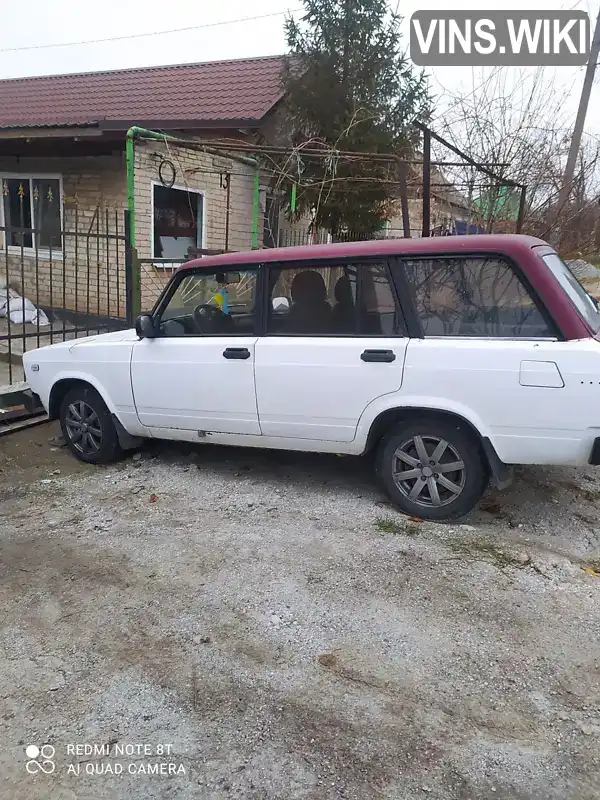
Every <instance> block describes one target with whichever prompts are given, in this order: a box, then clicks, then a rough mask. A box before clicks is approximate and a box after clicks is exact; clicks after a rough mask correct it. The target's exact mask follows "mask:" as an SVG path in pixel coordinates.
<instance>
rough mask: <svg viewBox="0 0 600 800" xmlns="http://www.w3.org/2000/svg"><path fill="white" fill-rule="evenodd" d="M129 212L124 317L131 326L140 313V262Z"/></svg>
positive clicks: (127, 214)
mask: <svg viewBox="0 0 600 800" xmlns="http://www.w3.org/2000/svg"><path fill="white" fill-rule="evenodd" d="M130 222H131V212H130V211H129V210H127V211H125V317H126V319H127V324H128V325H130V326H131V325H133V324H134V321H135V318H136V317H137V316H138V315H139V314H140V312H141V294H142V292H141V281H140V262H139V260H138V254H137V250H136V249H135V247H133V244H132V241H131V227H130Z"/></svg>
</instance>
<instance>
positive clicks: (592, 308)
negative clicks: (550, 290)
mask: <svg viewBox="0 0 600 800" xmlns="http://www.w3.org/2000/svg"><path fill="white" fill-rule="evenodd" d="M542 258H543V259H544V261H545V262H546V264H547V265H548V267H549V268H550V271H551V272H552V274H553V275H554V277H555V278H556V279H557V281H558V282H559V283H560V285H561V286H562V288H563V289H564V290H565V292H566V293H567V295H568V296H569V299H570V300H571V302H572V303H573V305H574V306H575V308H576V309H577V311H579V314H580V315H581V316H582V317H583V319H584V320H585V321H586V322H587V323H588V325H589V326H590V327H591V329H592V330H593V331H594V333H598V331H600V311H598V306H597V304H596V301H595V300H594V299H593V297H592V296H591V295H590V294H588V292H587V291H586V289H585V288H584V287H583V286H582V285H581V284H580V283H579V281H578V280H577V278H576V277H575V275H573V273H572V272H571V270H570V269H569V267H568V266H567V265H566V264H565V262H564V261H563V260H562V258H561V257H560V256H559V255H558V253H548V254H547V255H545V256H542Z"/></svg>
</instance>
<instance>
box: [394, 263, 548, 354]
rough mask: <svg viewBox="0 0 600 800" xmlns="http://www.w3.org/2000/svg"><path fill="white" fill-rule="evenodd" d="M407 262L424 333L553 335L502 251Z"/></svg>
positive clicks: (512, 335) (494, 336)
mask: <svg viewBox="0 0 600 800" xmlns="http://www.w3.org/2000/svg"><path fill="white" fill-rule="evenodd" d="M404 265H405V270H406V276H407V279H408V283H409V287H410V290H411V293H412V297H413V302H414V305H415V308H416V311H417V314H418V316H419V320H420V322H421V325H422V327H423V332H424V334H425V336H471V337H491V338H506V339H514V338H519V339H522V338H532V339H539V338H548V337H553V336H554V334H553V333H552V332H551V331H550V329H549V327H548V325H547V323H546V321H545V319H544V317H543V316H542V313H541V312H540V310H539V309H538V307H537V306H536V304H535V302H534V300H533V298H532V297H531V295H530V294H529V292H528V290H527V288H526V287H525V285H524V284H523V283H522V281H521V280H520V279H519V277H518V275H517V274H516V273H515V272H514V270H513V268H512V266H511V265H510V263H509V262H508V261H505V260H504V259H502V258H500V257H498V256H491V257H480V256H466V257H460V258H459V257H455V258H427V259H409V260H406V261H404Z"/></svg>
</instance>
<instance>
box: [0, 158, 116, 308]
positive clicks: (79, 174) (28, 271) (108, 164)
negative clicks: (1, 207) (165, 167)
mask: <svg viewBox="0 0 600 800" xmlns="http://www.w3.org/2000/svg"><path fill="white" fill-rule="evenodd" d="M2 173H4V174H5V175H8V176H11V177H12V176H14V177H18V176H20V175H23V176H25V175H32V176H34V177H35V176H36V175H40V174H48V175H50V174H52V175H60V176H61V177H62V187H63V201H64V205H63V219H62V226H63V231H64V232H65V236H64V248H63V249H61V250H55V251H53V252H51V253H50V252H49V251H47V250H46V251H39V252H38V254H37V256H36V253H35V251H32V250H27V249H24V250H23V252H22V254H21V252H19V251H17V252H11V253H9V252H7V249H6V248H5V247H4V240H3V237H2V236H0V247H1V248H2V249H1V250H0V285H2V284H4V283H10V284H11V285H12V286H13V287H14V288H16V289H17V290H18V291H19V292H20V293H21V294H24V295H25V296H27V297H28V298H30V299H31V300H32V301H33V302H34V303H36V304H37V305H41V306H52V307H55V308H68V309H71V310H75V311H84V312H88V311H89V313H92V314H99V315H102V316H105V315H112V316H124V314H125V249H124V246H123V243H117V241H115V240H107V239H106V234H107V233H108V234H111V235H112V234H115V233H116V232H117V231H118V232H119V233H120V234H123V232H124V230H123V225H124V219H123V212H124V209H125V207H126V187H125V171H124V160H123V155H122V154H121V153H117V154H115V155H112V156H99V157H84V158H60V159H59V158H43V159H41V158H20V159H19V160H18V162H17V160H16V159H14V158H5V157H2V158H0V174H2ZM57 200H58V199H57ZM76 233H77V235H75V234H76ZM63 250H64V251H63Z"/></svg>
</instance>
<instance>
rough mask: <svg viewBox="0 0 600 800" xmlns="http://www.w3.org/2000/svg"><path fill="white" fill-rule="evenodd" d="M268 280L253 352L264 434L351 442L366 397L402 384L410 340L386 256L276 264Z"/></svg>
mask: <svg viewBox="0 0 600 800" xmlns="http://www.w3.org/2000/svg"><path fill="white" fill-rule="evenodd" d="M268 289H269V292H268V295H269V302H268V304H267V308H268V310H269V313H268V315H267V316H268V319H267V327H266V335H265V336H262V337H261V338H260V339H259V340H258V342H257V344H256V356H255V361H256V364H255V371H256V393H257V400H258V413H259V419H260V426H261V431H262V433H263V435H264V436H274V437H281V438H289V439H311V440H320V441H337V442H350V441H352V440H353V439H354V437H355V434H356V428H357V425H358V420H359V418H360V416H361V414H362V413H363V411H364V410H365V408H366V407H367V406H368V405H369V403H371V402H373V401H374V400H375V399H377V398H378V397H380V396H381V395H384V394H388V393H392V392H396V391H398V390H399V389H400V387H401V385H402V371H403V366H404V357H405V353H406V347H407V344H408V339H407V337H406V335H405V332H404V320H403V318H402V315H401V312H400V309H399V307H398V304H397V301H396V296H395V290H394V288H393V285H392V282H391V275H390V271H389V266H388V264H387V262H386V261H385V260H383V261H382V260H381V259H380V260H379V261H376V262H364V263H352V262H350V261H349V260H346V261H345V262H343V263H342V262H336V263H322V262H312V263H308V262H306V263H298V262H296V263H285V264H283V263H282V264H279V265H277V264H276V265H272V266H270V267H269V278H268ZM282 297H283V298H288V300H289V302H288V305H289V308H285V306H284V307H283V308H282V306H281V303H280V299H281V298H282ZM274 299H275V300H276V303H275V306H276V308H275V309H274V308H273V305H274V304H273V300H274ZM278 301H279V302H278Z"/></svg>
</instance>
